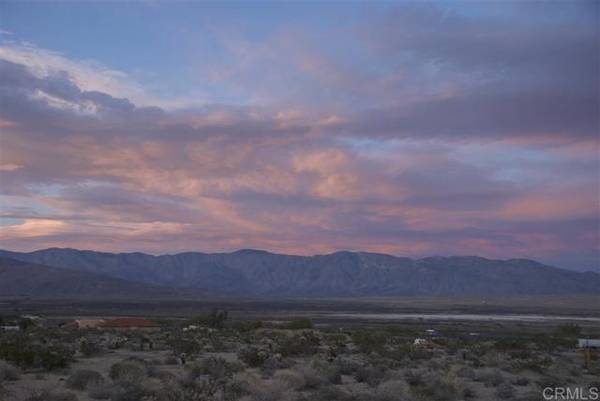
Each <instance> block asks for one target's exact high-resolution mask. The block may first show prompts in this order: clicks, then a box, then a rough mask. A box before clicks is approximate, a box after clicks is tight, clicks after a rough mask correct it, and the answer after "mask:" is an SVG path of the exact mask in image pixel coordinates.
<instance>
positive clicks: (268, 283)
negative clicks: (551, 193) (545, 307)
mask: <svg viewBox="0 0 600 401" xmlns="http://www.w3.org/2000/svg"><path fill="white" fill-rule="evenodd" d="M0 256H6V257H10V258H13V259H18V260H22V261H27V262H31V263H39V264H43V265H47V266H51V267H57V268H62V269H70V270H73V271H77V272H85V273H93V274H98V275H103V276H108V277H113V278H119V279H123V280H128V281H135V282H138V283H144V284H148V285H153V286H161V287H172V288H183V287H190V288H205V289H208V290H210V291H212V292H215V293H219V294H225V295H234V296H394V295H423V296H430V295H445V296H447V295H451V296H453V295H461V296H462V295H562V294H582V293H595V294H597V293H600V275H598V274H596V273H589V272H588V273H578V272H573V271H569V270H564V269H558V268H555V267H550V266H546V265H543V264H540V263H537V262H535V261H531V260H525V259H510V260H492V259H485V258H481V257H475V256H457V257H430V258H423V259H410V258H400V257H395V256H391V255H383V254H374V253H364V252H337V253H333V254H329V255H315V256H293V255H279V254H272V253H269V252H265V251H256V250H241V251H237V252H232V253H214V254H207V253H196V252H188V253H181V254H176V255H162V256H152V255H147V254H142V253H120V254H113V253H102V252H94V251H80V250H74V249H58V248H53V249H46V250H40V251H35V252H31V253H18V252H9V251H0Z"/></svg>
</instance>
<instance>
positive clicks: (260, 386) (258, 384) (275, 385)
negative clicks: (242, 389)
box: [241, 379, 295, 401]
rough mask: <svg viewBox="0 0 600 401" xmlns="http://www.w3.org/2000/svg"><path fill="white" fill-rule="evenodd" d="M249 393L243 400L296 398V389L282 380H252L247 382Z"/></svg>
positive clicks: (290, 399)
mask: <svg viewBox="0 0 600 401" xmlns="http://www.w3.org/2000/svg"><path fill="white" fill-rule="evenodd" d="M247 391H248V393H249V395H247V396H245V397H243V398H241V400H242V401H292V400H294V399H295V394H294V390H292V389H291V388H290V387H289V385H288V384H287V383H284V382H282V381H281V380H277V379H271V380H252V381H250V382H248V383H247Z"/></svg>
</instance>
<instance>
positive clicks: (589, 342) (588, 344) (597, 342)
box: [577, 338, 600, 348]
mask: <svg viewBox="0 0 600 401" xmlns="http://www.w3.org/2000/svg"><path fill="white" fill-rule="evenodd" d="M577 347H578V348H600V339H591V338H580V339H578V340H577Z"/></svg>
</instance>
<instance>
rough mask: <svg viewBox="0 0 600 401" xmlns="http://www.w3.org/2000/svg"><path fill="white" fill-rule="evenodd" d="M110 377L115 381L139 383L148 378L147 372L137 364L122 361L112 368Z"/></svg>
mask: <svg viewBox="0 0 600 401" xmlns="http://www.w3.org/2000/svg"><path fill="white" fill-rule="evenodd" d="M109 377H110V378H111V379H112V380H114V381H119V382H129V383H138V382H140V381H141V380H142V379H143V378H144V377H146V371H145V367H144V366H143V365H140V364H139V363H137V362H133V361H121V362H117V363H115V364H113V365H112V366H111V367H110V372H109Z"/></svg>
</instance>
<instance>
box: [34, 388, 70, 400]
mask: <svg viewBox="0 0 600 401" xmlns="http://www.w3.org/2000/svg"><path fill="white" fill-rule="evenodd" d="M25 401H77V396H76V395H75V394H73V393H68V392H62V391H51V390H47V389H46V390H38V391H34V392H33V393H32V394H31V395H30V396H29V397H28V398H26V399H25Z"/></svg>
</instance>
